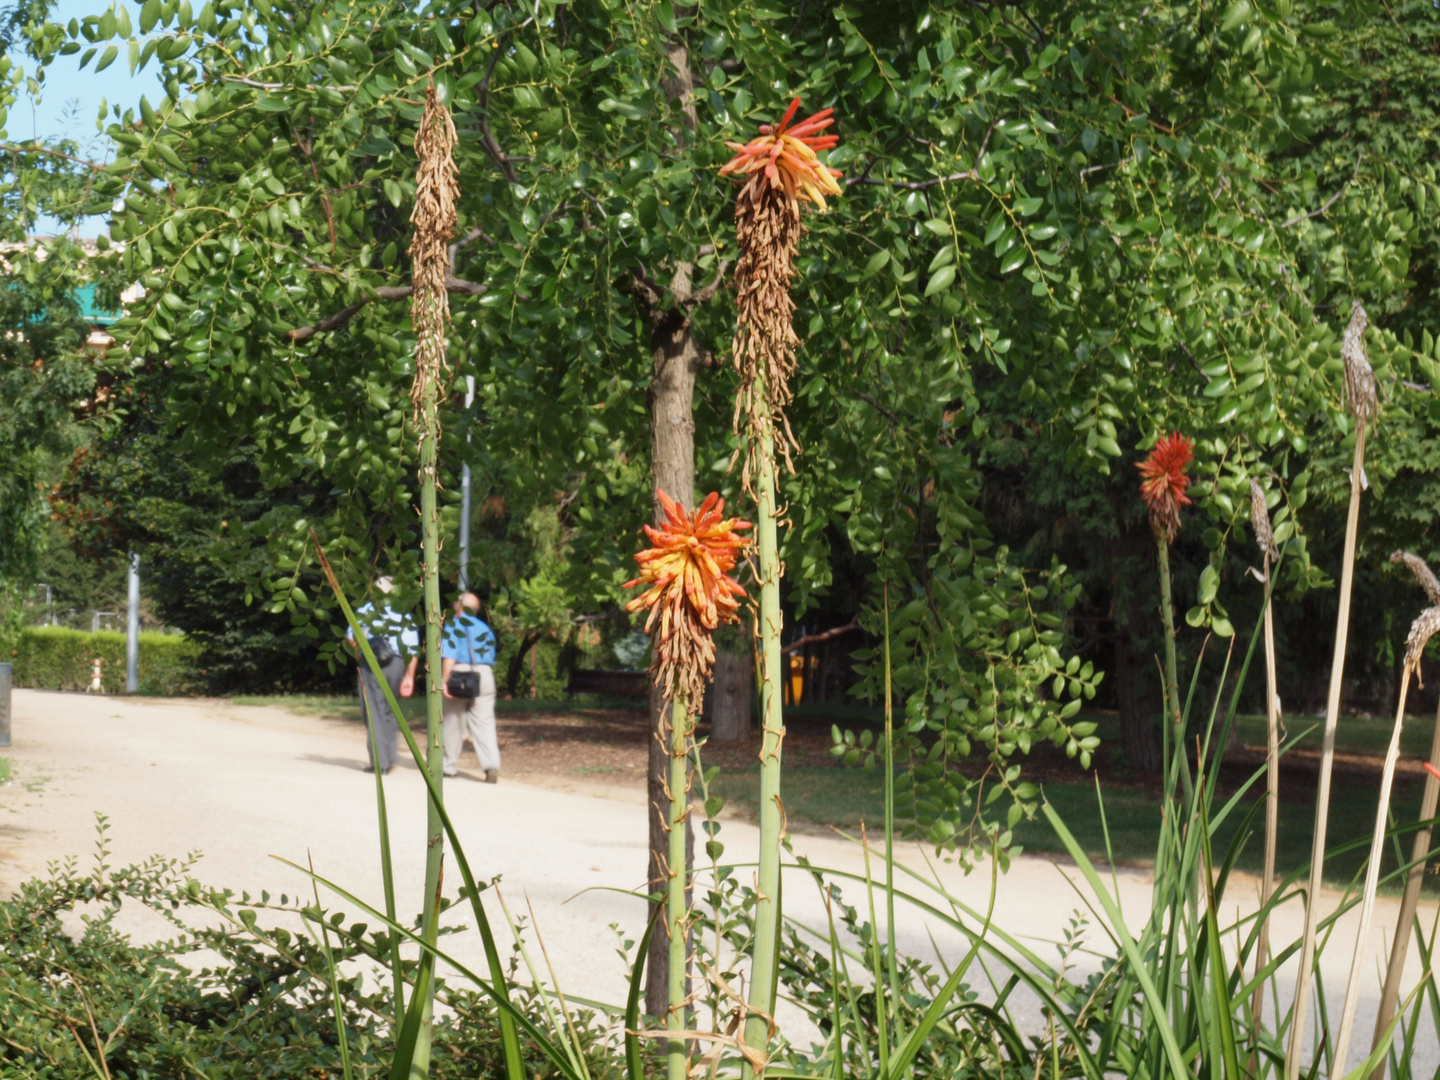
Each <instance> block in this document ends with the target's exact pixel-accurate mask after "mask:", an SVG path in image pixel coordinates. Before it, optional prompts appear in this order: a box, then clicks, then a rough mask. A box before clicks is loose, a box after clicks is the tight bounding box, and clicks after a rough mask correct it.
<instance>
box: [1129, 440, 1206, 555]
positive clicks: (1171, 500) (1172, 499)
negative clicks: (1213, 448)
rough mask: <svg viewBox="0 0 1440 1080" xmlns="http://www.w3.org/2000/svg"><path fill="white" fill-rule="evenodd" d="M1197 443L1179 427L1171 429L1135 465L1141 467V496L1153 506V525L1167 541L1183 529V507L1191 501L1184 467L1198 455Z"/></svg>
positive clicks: (1148, 504) (1151, 508)
mask: <svg viewBox="0 0 1440 1080" xmlns="http://www.w3.org/2000/svg"><path fill="white" fill-rule="evenodd" d="M1194 446H1195V444H1194V443H1192V442H1191V441H1190V440H1189V439H1187V438H1186V437H1185V436H1184V435H1181V434H1180V433H1179V432H1178V431H1177V432H1172V433H1171V434H1170V435H1168V436H1165V437H1162V438H1161V439H1160V441H1159V442H1157V443H1156V444H1155V449H1153V450H1151V451H1150V455H1149V456H1148V457H1147V458H1146V459H1145V460H1144V461H1141V462H1137V463H1136V465H1135V467H1136V468H1137V469H1139V470H1140V497H1141V498H1142V499H1144V500H1145V505H1146V506H1147V507H1149V509H1150V527H1151V528H1152V529H1154V530H1155V535H1156V536H1161V535H1163V536H1164V537H1165V539H1166V541H1174V539H1175V534H1176V533H1178V532H1179V531H1180V507H1182V506H1189V505H1190V497H1189V496H1188V495H1186V494H1185V491H1186V489H1187V488H1189V486H1190V478H1189V477H1188V476H1186V475H1185V468H1186V466H1187V465H1189V464H1190V462H1191V461H1193V460H1194V458H1195V454H1194Z"/></svg>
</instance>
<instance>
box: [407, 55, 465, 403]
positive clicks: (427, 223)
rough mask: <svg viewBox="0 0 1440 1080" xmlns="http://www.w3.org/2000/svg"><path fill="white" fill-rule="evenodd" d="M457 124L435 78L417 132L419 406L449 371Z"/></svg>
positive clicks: (413, 308)
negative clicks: (425, 392)
mask: <svg viewBox="0 0 1440 1080" xmlns="http://www.w3.org/2000/svg"><path fill="white" fill-rule="evenodd" d="M454 149H455V123H454V121H453V120H451V118H450V110H449V109H447V108H446V107H445V105H444V103H443V102H441V100H440V95H439V94H438V93H437V92H436V90H435V84H434V83H431V84H430V85H429V86H428V87H426V88H425V114H424V116H423V117H422V118H421V120H420V129H419V130H418V131H417V132H416V133H415V156H416V157H417V158H419V167H418V168H417V170H416V174H415V209H414V210H413V211H411V213H410V223H411V224H412V225H413V226H414V227H415V232H414V237H413V239H411V241H410V263H411V267H412V271H411V275H412V276H411V280H412V281H413V283H414V287H415V291H414V293H412V294H411V297H410V313H411V318H412V320H413V321H414V324H415V382H414V384H413V387H412V389H411V396H412V397H413V398H414V401H415V408H416V410H417V413H418V410H419V408H420V396H421V393H422V388H423V387H424V386H425V384H426V383H427V382H429V381H431V380H436V379H439V378H440V377H441V376H442V375H443V374H444V373H445V328H446V325H447V324H448V323H449V321H450V296H449V293H447V292H446V289H445V279H446V278H447V277H448V276H449V274H450V252H449V244H450V241H451V240H452V239H454V237H455V200H456V199H457V198H458V197H459V195H460V170H459V169H457V168H456V167H455V158H454V155H453V151H454Z"/></svg>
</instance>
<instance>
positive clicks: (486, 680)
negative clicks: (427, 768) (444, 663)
mask: <svg viewBox="0 0 1440 1080" xmlns="http://www.w3.org/2000/svg"><path fill="white" fill-rule="evenodd" d="M451 670H452V671H478V672H479V673H480V695H479V696H478V697H474V698H471V699H470V700H469V701H464V700H462V699H460V698H446V699H445V726H444V732H445V771H446V772H447V773H452V772H454V771H455V769H456V766H458V765H459V763H460V750H461V748H462V747H463V746H464V745H465V740H466V739H467V738H468V739H469V740H470V741H471V742H472V743H474V744H475V756H476V757H477V758H479V759H480V768H482V769H484V770H486V771H488V770H490V769H494V770H495V771H496V772H499V771H500V746H499V744H498V743H497V742H496V741H495V671H494V669H493V668H491V666H490V665H489V664H456V665H455V667H454V668H452V669H451Z"/></svg>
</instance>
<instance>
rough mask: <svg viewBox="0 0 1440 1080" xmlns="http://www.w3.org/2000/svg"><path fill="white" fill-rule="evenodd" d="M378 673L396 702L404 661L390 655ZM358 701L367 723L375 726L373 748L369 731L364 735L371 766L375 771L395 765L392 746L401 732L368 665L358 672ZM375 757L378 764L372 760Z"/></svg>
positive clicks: (403, 672)
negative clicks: (382, 675) (377, 759)
mask: <svg viewBox="0 0 1440 1080" xmlns="http://www.w3.org/2000/svg"><path fill="white" fill-rule="evenodd" d="M380 670H381V672H382V673H384V675H385V681H386V682H387V683H389V684H390V690H391V691H392V692H393V693H394V694H395V697H396V700H399V697H400V679H401V678H402V677H403V676H404V674H405V661H404V660H402V659H400V657H398V656H392V657H391V658H390V660H389V662H388V663H384V664H381V665H380ZM360 701H361V703H362V704H363V706H364V708H365V713H366V717H365V718H366V720H367V721H369V722H370V723H371V724H373V725H374V727H375V743H374V745H373V746H372V745H371V743H370V732H369V730H368V728H367V730H366V732H365V747H366V749H367V750H368V751H369V752H370V764H371V766H372V767H374V768H377V769H381V770H384V769H388V768H390V766H392V765H394V764H395V755H396V745H395V744H396V742H397V741H398V739H399V737H400V729H399V727H398V726H397V724H396V722H395V714H394V713H393V712H391V711H390V703H389V702H388V701H386V700H385V691H384V690H382V689H380V684H379V682H377V681H376V679H375V675H374V673H373V672H371V670H370V665H369V664H366V665H365V666H363V667H362V668H361V669H360ZM377 755H378V757H379V759H380V760H379V761H376V760H375V759H376V757H377Z"/></svg>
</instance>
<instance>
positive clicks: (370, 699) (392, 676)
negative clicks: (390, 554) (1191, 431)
mask: <svg viewBox="0 0 1440 1080" xmlns="http://www.w3.org/2000/svg"><path fill="white" fill-rule="evenodd" d="M375 587H376V588H377V589H379V590H380V592H381V593H382V594H388V593H389V592H390V591H391V590H392V589H393V588H395V582H394V580H393V579H392V578H389V577H382V578H379V579H378V580H376V582H375ZM355 620H356V622H358V623H359V624H360V626H361V628H362V629H363V630H364V632H365V637H366V638H367V639H368V640H369V642H370V648H371V650H372V651H373V652H374V653H375V659H376V660H378V661H380V671H381V673H382V674H383V675H384V676H385V681H386V682H387V683H389V684H390V689H391V691H392V692H393V693H394V694H395V696H396V697H409V696H410V695H411V694H413V693H414V692H415V667H416V665H417V664H419V662H420V634H419V632H418V631H417V630H416V629H415V625H414V623H413V622H412V621H411V620H410V618H408V617H407V616H405V615H402V614H401V613H400V612H398V611H396V610H395V609H394V608H392V607H390V606H389V605H385V606H383V607H379V608H377V607H376V606H375V605H374V604H364V605H362V606H361V607H359V608H357V609H356V610H355ZM346 640H347V641H349V642H350V646H351V648H353V649H355V655H356V657H357V658H358V659H359V661H360V701H361V704H362V707H363V708H364V709H365V711H366V713H367V715H368V718H369V721H370V723H371V724H373V725H374V728H375V745H374V746H373V747H372V746H371V745H370V737H369V730H368V728H367V730H366V738H365V746H366V749H367V750H369V751H370V764H369V765H368V766H366V768H365V771H366V772H374V771H375V770H376V768H379V769H380V771H381V772H387V773H388V772H389V771H390V770H391V769H393V768H394V767H395V758H396V743H397V742H398V740H399V737H400V727H399V724H398V723H397V721H396V719H395V714H394V713H393V712H391V711H390V703H389V702H388V701H386V700H385V692H384V691H383V690H381V689H380V683H379V681H378V680H376V678H375V675H374V673H373V672H372V671H371V670H370V665H369V664H367V663H366V662H365V657H364V654H363V653H361V652H360V650H359V647H358V646H356V644H355V639H354V635H353V634H347V635H346ZM406 657H408V658H409V660H408V662H407V660H406ZM377 758H378V759H379V760H378V761H377V760H376V759H377Z"/></svg>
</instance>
